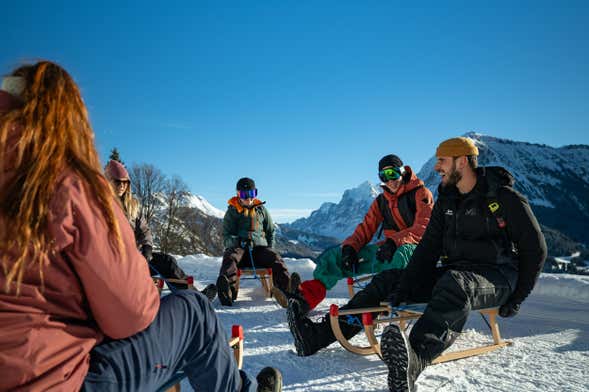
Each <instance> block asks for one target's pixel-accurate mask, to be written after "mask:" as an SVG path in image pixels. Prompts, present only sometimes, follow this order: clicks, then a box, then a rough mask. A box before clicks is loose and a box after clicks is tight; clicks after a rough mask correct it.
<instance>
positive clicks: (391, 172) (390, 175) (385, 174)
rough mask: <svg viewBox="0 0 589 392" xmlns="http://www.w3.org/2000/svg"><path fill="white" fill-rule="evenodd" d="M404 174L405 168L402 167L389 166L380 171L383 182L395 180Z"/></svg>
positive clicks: (379, 176) (379, 175) (379, 174)
mask: <svg viewBox="0 0 589 392" xmlns="http://www.w3.org/2000/svg"><path fill="white" fill-rule="evenodd" d="M402 174H403V169H402V168H400V167H387V168H385V169H382V170H381V171H379V172H378V178H380V180H381V181H382V182H387V181H391V180H392V181H394V180H398V179H399V178H401V175H402Z"/></svg>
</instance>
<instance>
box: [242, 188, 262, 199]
mask: <svg viewBox="0 0 589 392" xmlns="http://www.w3.org/2000/svg"><path fill="white" fill-rule="evenodd" d="M256 196H258V190H257V189H248V190H247V191H239V198H240V199H244V200H245V199H253V198H254V197H256Z"/></svg>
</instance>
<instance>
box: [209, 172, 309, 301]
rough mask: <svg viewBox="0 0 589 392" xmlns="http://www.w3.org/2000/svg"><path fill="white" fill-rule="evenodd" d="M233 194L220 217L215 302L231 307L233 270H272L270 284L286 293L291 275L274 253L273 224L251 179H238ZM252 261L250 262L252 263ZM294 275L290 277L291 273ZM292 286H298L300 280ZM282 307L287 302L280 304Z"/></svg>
mask: <svg viewBox="0 0 589 392" xmlns="http://www.w3.org/2000/svg"><path fill="white" fill-rule="evenodd" d="M236 190H237V195H236V196H233V197H232V198H231V199H229V200H228V202H227V204H228V207H227V212H226V213H225V216H224V218H223V245H224V246H225V251H224V253H223V262H222V264H221V270H220V272H219V277H218V279H217V290H218V294H217V295H218V296H219V301H221V304H223V305H225V306H231V305H233V301H235V299H236V298H237V285H236V283H237V270H238V269H239V268H252V267H253V266H255V267H256V268H260V267H262V268H272V278H273V283H274V285H275V286H276V287H277V288H279V289H280V290H283V291H285V292H290V288H291V283H290V282H291V276H290V274H289V273H288V270H287V268H286V264H285V263H284V261H283V260H282V258H281V257H280V255H279V254H278V252H276V251H275V250H273V249H272V246H273V245H274V231H275V229H274V223H273V222H272V217H271V216H270V213H269V212H268V210H267V209H266V207H265V206H264V203H265V202H262V201H260V200H259V199H258V198H257V195H258V189H257V188H256V184H255V182H254V180H252V179H251V178H247V177H244V178H240V179H239V181H237V185H236ZM252 258H253V261H252ZM293 275H294V274H293ZM295 280H298V281H297V282H296V283H295V285H298V284H299V283H300V278H299V277H298V276H297V278H296V279H295ZM281 305H283V306H284V307H286V305H287V303H286V302H285V303H284V304H281Z"/></svg>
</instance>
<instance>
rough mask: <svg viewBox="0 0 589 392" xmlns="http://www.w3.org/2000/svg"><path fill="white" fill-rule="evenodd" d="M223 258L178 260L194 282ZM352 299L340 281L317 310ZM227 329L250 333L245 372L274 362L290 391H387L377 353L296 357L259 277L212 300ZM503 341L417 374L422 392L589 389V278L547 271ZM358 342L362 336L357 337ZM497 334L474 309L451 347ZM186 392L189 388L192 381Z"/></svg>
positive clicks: (306, 274) (306, 264) (333, 349)
mask: <svg viewBox="0 0 589 392" xmlns="http://www.w3.org/2000/svg"><path fill="white" fill-rule="evenodd" d="M220 263H221V259H220V258H218V257H208V256H204V255H196V256H187V257H184V258H181V259H179V264H180V265H181V266H182V268H184V269H185V270H186V272H187V273H189V274H192V275H193V276H194V278H195V282H196V285H197V286H198V287H199V288H203V287H204V285H205V284H207V283H210V282H214V281H215V280H216V278H217V274H218V271H219V267H220ZM287 264H288V267H289V270H291V271H297V272H299V273H300V274H301V276H302V277H303V279H308V278H311V277H312V272H313V268H314V264H313V262H312V261H310V260H307V259H300V260H294V259H287ZM346 301H347V288H346V286H345V282H344V281H342V282H340V283H339V284H338V285H337V286H336V287H335V288H334V289H333V290H332V291H330V292H328V298H327V299H326V300H325V301H324V302H323V303H322V304H321V305H320V306H319V307H318V309H317V310H316V311H314V312H313V313H312V317H320V316H321V315H323V314H324V313H325V312H326V311H327V309H328V307H329V305H330V304H331V303H338V304H344V303H346ZM214 305H215V308H216V309H217V314H218V316H219V317H220V319H221V320H222V322H223V324H224V325H225V326H226V330H227V331H228V332H229V331H230V328H231V325H233V324H241V325H242V326H243V327H244V331H245V354H244V367H243V368H244V370H245V371H246V372H248V373H251V374H254V375H255V374H257V373H258V371H260V370H261V369H262V368H263V367H265V366H269V365H270V366H275V367H277V368H279V369H280V370H281V371H282V374H283V376H284V391H301V392H302V391H387V390H388V389H387V383H386V375H387V368H386V366H385V365H384V363H383V362H381V361H380V360H379V358H378V357H377V356H375V355H372V356H367V357H363V356H358V355H355V354H352V353H349V352H347V351H346V350H344V349H343V348H342V347H340V346H339V344H338V343H337V342H336V343H334V344H332V345H331V346H329V347H328V348H327V349H324V350H322V351H320V352H318V353H317V354H315V355H313V356H311V357H304V358H303V357H298V356H297V355H296V354H295V351H294V346H293V344H292V337H291V335H290V332H289V330H288V324H287V321H286V312H285V310H284V309H282V308H281V307H280V306H279V305H278V304H276V303H275V302H274V301H273V300H272V299H266V298H265V297H264V294H263V291H262V289H261V287H260V284H259V283H258V282H257V281H255V280H245V281H242V284H241V290H240V293H239V298H238V301H237V302H236V304H235V305H234V306H233V307H223V306H221V305H220V304H219V302H218V300H215V302H214ZM500 329H501V334H502V336H503V338H505V339H508V340H511V341H512V342H513V345H512V346H510V347H507V348H503V349H499V350H496V351H494V352H492V353H489V354H486V355H482V356H478V357H472V358H467V359H462V360H459V361H454V362H450V363H445V364H441V365H435V366H430V367H428V368H427V369H426V370H425V371H424V372H423V373H422V374H421V376H420V377H419V379H418V382H417V386H418V390H419V391H420V392H433V391H477V392H481V391H510V392H511V391H556V390H557V391H589V276H576V275H565V274H558V275H555V274H543V275H542V276H541V278H540V280H539V282H538V285H537V286H536V289H535V291H534V292H533V294H532V295H531V296H530V298H528V300H527V301H526V302H525V303H524V304H523V306H522V309H521V311H520V314H519V315H518V316H517V317H515V318H513V319H500ZM354 339H361V338H360V337H356V338H354ZM490 339H491V337H490V333H489V331H488V328H487V326H486V325H485V324H484V321H483V320H482V319H481V317H480V316H479V315H478V314H475V313H472V314H471V317H470V319H469V321H468V323H467V326H466V328H465V331H464V332H463V334H462V336H461V337H460V338H459V339H458V341H457V343H456V344H455V346H453V347H468V346H471V345H473V344H475V343H479V344H480V343H483V342H487V341H489V340H490ZM182 388H183V390H187V391H189V390H191V388H190V385H189V384H188V382H187V381H183V383H182Z"/></svg>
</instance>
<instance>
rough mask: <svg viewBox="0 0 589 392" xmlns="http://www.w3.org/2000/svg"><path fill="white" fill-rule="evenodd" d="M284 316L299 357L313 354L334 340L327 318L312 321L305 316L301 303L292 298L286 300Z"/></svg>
mask: <svg viewBox="0 0 589 392" xmlns="http://www.w3.org/2000/svg"><path fill="white" fill-rule="evenodd" d="M286 316H287V319H288V327H289V329H290V333H291V334H292V336H293V339H294V345H295V348H296V351H297V355H299V356H301V357H306V356H309V355H313V354H315V353H316V352H317V351H319V350H320V349H322V348H324V347H327V346H329V345H330V344H331V343H333V342H334V341H335V336H334V335H333V332H332V331H331V326H330V325H329V319H328V318H327V317H324V318H323V320H321V321H320V322H317V323H315V322H313V321H312V320H311V319H309V318H308V317H306V316H305V313H304V309H301V303H300V302H299V301H297V300H296V299H294V298H291V299H289V301H288V309H287V310H286Z"/></svg>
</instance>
